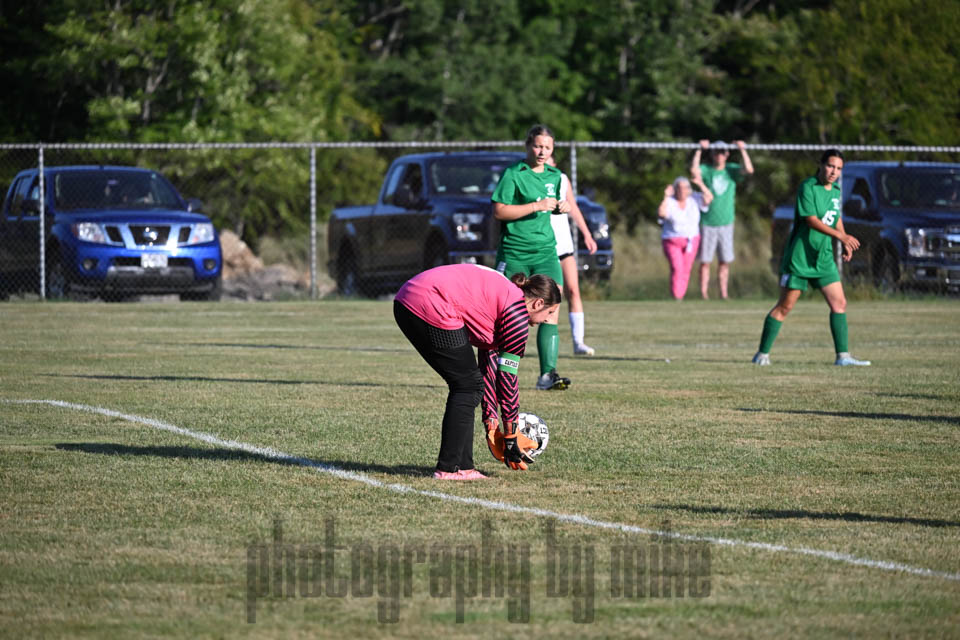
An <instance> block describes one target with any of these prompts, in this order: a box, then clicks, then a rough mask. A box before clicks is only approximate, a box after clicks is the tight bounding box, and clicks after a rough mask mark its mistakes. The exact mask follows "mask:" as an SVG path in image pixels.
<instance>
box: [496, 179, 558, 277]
mask: <svg viewBox="0 0 960 640" xmlns="http://www.w3.org/2000/svg"><path fill="white" fill-rule="evenodd" d="M561 175H562V174H561V173H560V170H559V169H557V168H556V167H551V166H549V165H547V166H545V167H544V169H543V173H536V172H535V171H533V169H531V168H530V165H528V164H527V163H526V162H522V161H521V162H518V163H517V164H515V165H513V166H512V167H508V168H507V169H506V171H504V172H503V177H502V178H500V182H499V183H497V189H496V191H494V192H493V196H491V199H492V200H493V201H494V202H500V203H502V204H529V203H531V202H538V201H540V200H543V199H544V198H559V197H560V176H561ZM551 215H552V214H551V213H550V212H549V211H537V212H536V213H531V214H530V215H528V216H524V217H522V218H519V219H517V220H504V221H501V222H500V247H499V250H498V252H497V254H498V256H499V258H498V260H499V259H508V260H509V259H521V260H524V261H528V262H529V261H534V262H536V259H537V258H542V257H550V256H551V255H553V256H554V257H556V255H557V240H556V237H555V236H554V235H553V226H552V225H551V223H550V216H551Z"/></svg>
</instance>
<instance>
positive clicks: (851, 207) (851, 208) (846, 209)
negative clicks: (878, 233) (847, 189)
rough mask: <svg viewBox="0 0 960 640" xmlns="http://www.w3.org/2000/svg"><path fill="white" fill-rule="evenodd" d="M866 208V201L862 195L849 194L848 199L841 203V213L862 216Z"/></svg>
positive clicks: (855, 216) (856, 216)
mask: <svg viewBox="0 0 960 640" xmlns="http://www.w3.org/2000/svg"><path fill="white" fill-rule="evenodd" d="M866 209H867V202H866V200H864V199H863V196H856V195H854V196H850V199H849V200H847V201H846V202H844V203H843V215H845V216H853V217H854V218H862V217H863V212H864V211H866Z"/></svg>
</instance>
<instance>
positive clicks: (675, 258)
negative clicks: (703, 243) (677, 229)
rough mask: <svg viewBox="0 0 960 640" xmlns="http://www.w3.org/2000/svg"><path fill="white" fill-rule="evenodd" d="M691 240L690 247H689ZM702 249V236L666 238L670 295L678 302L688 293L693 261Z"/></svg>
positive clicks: (664, 242)
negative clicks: (698, 250)
mask: <svg viewBox="0 0 960 640" xmlns="http://www.w3.org/2000/svg"><path fill="white" fill-rule="evenodd" d="M688 240H689V246H688ZM699 247H700V236H694V237H692V238H689V239H688V238H664V239H663V254H664V255H665V256H667V260H668V261H669V262H670V293H671V294H672V295H673V297H674V298H676V299H677V300H682V299H683V296H684V295H686V293H687V284H688V283H689V282H690V270H691V269H693V261H694V260H696V258H697V249H698V248H699Z"/></svg>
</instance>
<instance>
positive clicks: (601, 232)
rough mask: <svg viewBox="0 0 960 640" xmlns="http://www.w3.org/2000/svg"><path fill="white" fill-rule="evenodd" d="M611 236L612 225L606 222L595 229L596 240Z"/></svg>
mask: <svg viewBox="0 0 960 640" xmlns="http://www.w3.org/2000/svg"><path fill="white" fill-rule="evenodd" d="M609 237H610V227H609V225H607V223H606V222H601V223H600V224H598V225H597V226H596V227H594V229H593V239H594V240H606V239H607V238H609Z"/></svg>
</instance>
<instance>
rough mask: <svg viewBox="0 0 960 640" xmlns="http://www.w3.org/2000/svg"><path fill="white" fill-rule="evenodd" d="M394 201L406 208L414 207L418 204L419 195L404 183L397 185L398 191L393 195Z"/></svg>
mask: <svg viewBox="0 0 960 640" xmlns="http://www.w3.org/2000/svg"><path fill="white" fill-rule="evenodd" d="M393 203H394V204H395V205H397V206H398V207H403V208H404V209H414V208H416V206H417V196H416V195H415V194H414V193H413V189H411V188H410V185H408V184H402V185H400V186H399V187H397V192H396V193H395V194H394V195H393Z"/></svg>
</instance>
